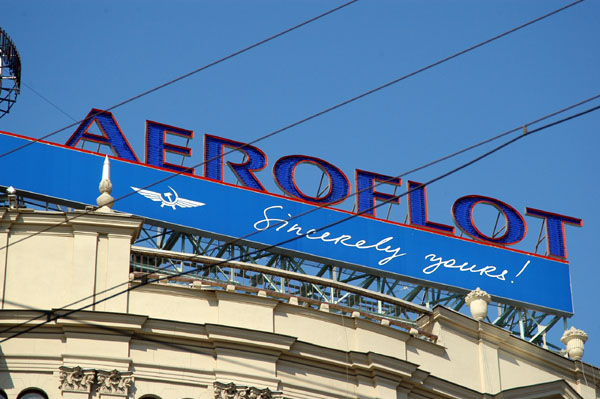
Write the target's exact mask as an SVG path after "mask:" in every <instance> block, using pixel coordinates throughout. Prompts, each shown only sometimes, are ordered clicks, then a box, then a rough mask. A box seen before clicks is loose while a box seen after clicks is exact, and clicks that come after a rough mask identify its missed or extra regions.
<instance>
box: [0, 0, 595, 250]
mask: <svg viewBox="0 0 600 399" xmlns="http://www.w3.org/2000/svg"><path fill="white" fill-rule="evenodd" d="M356 1H358V0H353V1H350V2H348V3H345V4H343V5H341V6H339V7H337V8H334V9H332V10H330V11H328V12H326V13H324V14H321V15H319V16H317V17H314V18H312V19H310V20H308V21H305V22H303V23H301V24H299V25H296V26H295V27H293V28H290V29H288V30H286V31H283V32H282V33H279V34H277V35H274V36H271V37H270V38H268V39H265V40H263V41H261V42H258V43H256V44H254V45H252V46H249V47H247V48H245V49H243V50H240V51H238V52H236V53H233V54H232V55H230V56H227V57H224V58H222V59H220V60H217V61H215V62H213V63H211V64H208V65H206V66H204V67H202V68H199V69H197V70H195V71H192V72H190V73H188V74H186V75H183V76H182V77H180V78H177V79H174V80H173V81H171V82H167V83H165V84H163V85H161V86H157V88H154V89H151V90H149V91H148V92H145V93H142V94H140V95H138V96H136V97H132V99H129V100H126V101H124V102H122V103H119V104H117V105H115V106H113V107H110V108H108V109H107V110H111V109H114V108H116V107H118V106H121V105H123V104H125V103H127V102H130V101H133V99H136V98H139V97H141V96H143V95H146V94H149V93H151V92H153V91H156V90H158V89H159V88H162V87H165V86H166V85H168V84H171V83H174V82H176V81H178V80H181V79H183V78H184V77H187V76H190V75H191V74H194V73H197V72H199V71H201V70H203V69H207V68H209V67H210V66H213V65H216V64H217V63H220V62H222V61H225V60H226V59H228V58H231V57H233V56H235V55H238V54H241V53H242V52H245V51H247V50H249V49H251V48H253V47H256V46H258V45H260V44H263V43H266V42H267V41H270V40H272V39H274V38H276V37H278V36H281V35H282V34H284V33H287V32H290V31H292V30H294V29H297V28H298V27H300V26H303V25H306V24H307V23H309V22H312V21H314V20H316V19H319V18H321V17H323V16H325V15H328V14H330V13H332V12H334V11H337V10H339V9H341V8H343V7H346V6H347V5H349V4H352V3H354V2H356ZM581 2H583V0H577V1H575V2H573V3H570V4H567V5H566V6H564V7H561V8H558V9H556V10H554V11H551V12H550V13H547V14H544V15H542V16H540V17H538V18H535V19H533V20H530V21H529V22H526V23H524V24H521V25H519V26H517V27H515V28H512V29H510V30H508V31H506V32H504V33H501V34H499V35H496V36H494V37H492V38H490V39H487V40H485V41H483V42H480V43H478V44H476V45H473V46H471V47H468V48H466V49H464V50H462V51H459V52H457V53H455V54H453V55H451V56H448V57H446V58H443V59H441V60H439V61H436V62H434V63H433V64H429V65H428V66H425V67H423V68H420V69H418V70H416V71H414V72H411V73H409V74H406V75H403V76H401V77H399V78H397V79H395V80H392V81H390V82H388V83H386V84H384V85H381V86H378V87H376V88H374V89H371V90H369V91H367V92H364V93H362V94H360V95H358V96H355V97H353V98H351V99H348V100H346V101H344V102H342V103H339V104H337V105H334V106H332V107H329V108H327V109H325V110H323V111H320V112H318V113H316V114H313V115H311V116H309V117H306V118H304V119H302V120H300V121H297V122H295V123H292V124H290V125H287V126H285V127H283V128H281V129H279V130H276V131H274V132H271V133H269V134H267V135H264V136H262V137H260V138H258V139H256V140H254V141H251V142H250V143H246V144H244V145H243V146H240V147H236V148H233V149H231V150H230V151H227V152H224V153H223V155H221V156H219V157H214V158H213V159H210V160H208V161H211V160H214V159H217V158H220V157H224V156H225V155H227V154H230V153H232V152H234V151H237V150H240V149H242V148H244V147H246V146H248V145H251V144H255V143H257V142H259V141H261V140H264V139H266V138H268V137H271V136H273V135H275V134H278V133H281V132H283V131H285V130H288V129H290V128H292V127H295V126H298V125H300V124H302V123H304V122H307V121H309V120H312V119H314V118H317V117H319V116H321V115H324V114H326V113H328V112H331V111H333V110H335V109H337V108H340V107H342V106H344V105H347V104H349V103H351V102H354V101H356V100H358V99H360V98H363V97H365V96H367V95H370V94H373V93H375V92H377V91H379V90H382V89H384V88H386V87H389V86H391V85H394V84H396V83H398V82H400V81H402V80H405V79H407V78H409V77H411V76H414V75H416V74H418V73H421V72H424V71H426V70H428V69H431V68H433V67H435V66H437V65H440V64H442V63H444V62H447V61H449V60H451V59H453V58H456V57H458V56H460V55H463V54H465V53H467V52H470V51H472V50H475V49H476V48H478V47H481V46H483V45H486V44H488V43H491V42H493V41H495V40H497V39H500V38H502V37H504V36H506V35H508V34H510V33H513V32H516V31H518V30H520V29H523V28H525V27H526V26H529V25H531V24H533V23H535V22H538V21H541V20H543V19H545V18H547V17H549V16H551V15H554V14H557V13H559V12H561V11H563V10H566V9H567V8H570V7H572V6H574V5H576V4H578V3H581ZM597 97H598V96H595V97H592V98H590V99H587V100H584V101H582V102H580V103H578V104H574V105H571V106H569V107H567V108H564V109H563V110H559V111H556V112H554V113H552V114H549V115H547V116H545V117H542V118H540V119H538V120H536V121H533V122H530V123H529V124H533V123H536V122H539V121H541V120H544V119H546V118H549V117H551V116H554V115H557V114H559V113H561V112H564V111H566V110H569V109H571V108H573V107H576V106H578V105H581V104H583V103H586V102H588V101H591V100H593V99H595V98H597ZM93 117H94V115H91V116H89V117H88V118H86V119H84V120H87V119H89V118H93ZM78 123H79V122H78ZM76 124H77V123H75V124H71V125H69V126H66V127H64V128H62V129H59V130H57V131H54V132H52V133H49V134H48V135H46V136H43V137H41V138H38V139H36V140H34V141H32V142H29V143H27V144H25V145H23V146H20V147H17V148H15V149H13V150H10V151H8V152H6V153H4V154H1V155H0V158H2V157H4V156H6V155H8V154H10V153H13V152H16V151H18V150H20V149H22V148H25V147H26V146H29V145H31V144H33V143H35V142H37V141H40V140H43V139H44V138H47V137H50V136H51V135H53V134H56V133H58V132H60V131H62V130H65V129H67V128H69V127H72V126H75V125H76ZM518 129H520V127H519V128H516V129H514V130H512V131H508V132H505V133H503V134H500V135H498V136H496V137H492V138H490V139H488V140H486V141H483V142H481V143H478V144H475V145H473V146H471V147H467V148H465V149H463V150H460V151H458V152H456V153H454V154H450V155H448V156H446V157H443V158H440V159H438V160H436V161H433V162H430V163H429V164H426V165H423V166H421V167H419V168H416V169H413V170H412V171H409V172H406V173H404V174H402V175H399V176H398V177H401V176H404V175H406V174H408V173H412V172H414V171H417V170H421V169H424V168H425V167H428V166H431V165H433V164H436V163H438V162H441V161H443V160H445V159H448V158H451V157H453V156H456V155H458V154H460V153H463V152H465V151H468V150H470V149H472V148H475V147H478V146H480V145H483V144H485V143H488V142H490V141H493V140H496V139H498V138H500V137H502V136H504V135H506V134H509V133H512V132H514V131H516V130H518ZM206 162H207V161H204V162H201V163H198V164H197V165H195V166H193V167H192V169H194V168H197V167H199V166H201V165H203V164H204V163H206ZM182 173H183V172H175V173H173V174H172V175H171V176H168V177H166V178H163V179H160V180H158V181H156V182H154V183H151V184H149V185H146V186H144V187H143V188H149V187H152V186H154V185H156V184H159V183H161V182H164V181H166V180H169V179H171V178H173V177H175V176H178V175H180V174H182ZM384 183H385V181H383V182H379V183H377V184H375V185H373V187H376V186H378V185H379V184H384ZM426 184H427V183H426ZM419 188H421V186H419V187H417V188H416V189H419ZM367 189H368V188H367ZM135 192H136V191H132V192H130V193H128V194H125V195H123V196H121V197H119V198H117V199H115V200H114V201H113V204H114V203H115V202H117V201H118V200H121V199H124V198H126V197H129V196H131V195H133V194H134V193H135ZM357 193H358V192H357ZM408 193H409V192H407V193H404V194H403V195H400V196H397V197H394V199H395V198H401V197H402V196H404V195H406V194H408ZM355 194H356V193H355ZM387 203H388V201H386V202H382V203H380V204H378V205H376V206H375V207H372V208H370V209H368V210H366V211H369V210H371V209H375V208H377V207H379V206H381V205H385V204H387ZM317 209H318V208H317ZM315 210H316V209H315ZM92 211H93V209H92V210H89V211H86V212H84V213H81V214H79V215H75V216H73V217H72V218H70V219H67V220H65V221H64V222H61V223H59V224H57V225H54V226H50V227H48V228H46V229H43V230H40V231H38V232H36V233H33V234H31V235H29V236H27V237H24V238H22V239H20V240H18V241H16V242H12V243H10V244H7V245H5V246H4V247H2V248H0V249H5V248H7V247H9V246H10V245H13V244H16V243H18V242H21V241H24V240H25V239H28V238H31V237H34V236H36V235H39V234H41V233H43V232H45V231H48V230H51V229H53V228H55V227H58V226H61V225H62V224H64V223H66V222H68V221H70V220H73V219H76V218H77V217H80V216H83V215H86V214H89V213H90V212H92ZM364 212H365V211H363V213H364ZM361 214H362V213H361ZM299 216H301V215H297V216H295V217H299ZM292 219H293V218H292ZM292 219H289V220H292ZM281 223H283V222H281ZM254 233H255V232H252V234H254ZM245 237H246V236H244V237H242V238H237V239H235V240H234V241H233V242H236V241H237V240H239V239H243V238H245Z"/></svg>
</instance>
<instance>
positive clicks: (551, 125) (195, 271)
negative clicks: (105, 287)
mask: <svg viewBox="0 0 600 399" xmlns="http://www.w3.org/2000/svg"><path fill="white" fill-rule="evenodd" d="M598 109H600V105H597V106H595V107H592V108H589V109H587V110H585V111H582V112H579V113H577V114H574V115H571V116H568V117H566V118H563V119H560V120H558V121H555V122H551V123H548V124H546V125H543V126H540V127H538V128H536V129H533V130H529V131H528V133H527V134H522V135H519V136H516V137H514V138H512V139H510V140H508V141H506V142H504V143H502V144H500V145H498V146H496V147H494V148H493V149H491V150H489V151H487V152H485V153H484V154H482V155H480V156H478V157H476V158H474V159H472V160H471V161H468V162H466V163H463V164H461V165H460V166H458V167H456V168H454V169H452V170H450V171H448V172H446V173H443V174H442V175H439V176H437V177H435V178H433V179H431V180H429V181H427V182H425V183H423V184H421V185H420V186H417V187H415V188H413V189H412V190H409V191H406V192H404V193H402V194H400V195H398V196H396V197H392V198H390V199H388V200H385V201H382V202H380V203H379V204H375V205H374V206H372V207H370V208H368V209H365V210H363V211H361V212H358V213H356V214H352V215H349V216H346V217H344V218H342V219H339V220H337V221H335V222H332V223H329V224H327V225H324V226H321V227H319V228H316V229H311V230H310V231H309V233H303V234H301V235H296V236H294V237H291V238H289V239H287V240H284V241H281V242H279V243H277V244H273V245H269V246H266V247H263V248H261V249H259V250H255V251H251V252H249V253H246V254H243V255H240V256H238V257H235V258H232V259H226V260H223V261H221V262H217V263H214V264H210V265H204V266H202V267H198V268H193V269H190V270H188V271H182V272H179V273H175V274H170V275H167V276H164V277H159V278H156V279H147V280H145V281H143V282H141V283H140V284H139V285H135V286H132V287H129V288H127V289H125V290H122V291H119V292H117V293H114V294H112V295H109V296H107V297H104V298H102V299H99V300H96V301H94V302H92V303H90V304H88V305H85V306H82V307H79V308H77V309H71V310H67V309H65V310H64V311H65V313H64V314H61V315H58V316H57V315H55V316H51V317H48V318H47V320H46V321H44V322H41V323H39V324H35V325H33V326H31V327H28V328H25V329H24V330H21V331H18V332H16V333H13V334H11V335H9V336H8V337H6V338H4V339H2V340H0V344H1V343H4V342H6V341H8V340H10V339H13V338H16V337H18V336H20V335H23V334H26V333H29V332H31V331H33V330H35V329H36V328H39V327H41V326H43V325H45V324H48V323H50V322H52V321H55V320H57V319H59V318H61V317H69V316H71V315H72V314H74V313H77V312H80V311H82V310H85V309H87V308H89V307H91V306H95V305H98V304H100V303H103V302H105V301H107V300H109V299H112V298H115V297H117V296H119V295H122V294H125V293H128V292H131V291H133V290H135V289H137V288H139V287H143V286H145V285H147V284H150V283H154V282H159V281H162V280H165V279H172V278H175V277H179V276H183V275H187V274H190V273H197V272H200V271H202V270H204V269H205V268H207V267H215V266H219V265H221V264H224V263H227V262H231V261H234V260H240V259H241V257H242V256H251V255H254V254H257V253H259V252H262V251H268V250H270V249H273V248H276V247H280V246H282V245H285V244H287V243H290V242H293V241H296V240H298V239H300V238H304V237H306V236H307V234H314V233H318V232H320V231H322V230H325V229H328V228H330V227H333V226H336V225H338V224H341V223H344V222H346V221H348V220H351V219H353V218H355V217H357V216H360V215H363V214H365V213H367V212H369V211H371V210H373V209H376V208H378V207H380V206H383V205H386V204H388V203H390V202H392V201H394V200H395V199H397V198H401V197H404V196H406V195H408V194H410V193H411V192H412V191H415V190H418V189H420V188H422V187H424V186H426V185H429V184H432V183H435V182H437V181H439V180H441V179H444V178H446V177H448V176H450V175H452V174H454V173H456V172H458V171H460V170H462V169H464V168H466V167H468V166H470V165H473V164H474V163H476V162H478V161H480V160H482V159H484V158H486V157H488V156H490V155H492V154H494V153H495V152H497V151H499V150H501V149H503V148H505V147H507V146H509V145H511V144H513V143H515V142H517V141H519V140H521V139H523V138H525V137H530V136H531V135H533V134H535V133H538V132H541V131H543V130H545V129H548V128H550V127H553V126H557V125H559V124H562V123H565V122H567V121H570V120H572V119H575V118H579V117H581V116H584V115H587V114H589V113H591V112H594V111H597V110H598ZM197 257H198V256H197V255H190V256H189V258H187V260H194V258H197Z"/></svg>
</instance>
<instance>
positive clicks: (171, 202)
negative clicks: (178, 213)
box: [131, 186, 206, 211]
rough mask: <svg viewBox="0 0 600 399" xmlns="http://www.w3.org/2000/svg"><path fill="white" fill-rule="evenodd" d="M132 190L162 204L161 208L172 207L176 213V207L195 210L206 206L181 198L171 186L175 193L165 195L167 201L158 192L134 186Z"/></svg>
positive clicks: (202, 203)
mask: <svg viewBox="0 0 600 399" xmlns="http://www.w3.org/2000/svg"><path fill="white" fill-rule="evenodd" d="M131 188H132V189H134V190H135V191H136V192H137V193H138V194H140V195H143V196H144V197H146V198H149V199H151V200H152V201H158V202H160V207H161V208H162V207H164V206H170V207H171V208H173V210H174V211H175V210H176V209H175V207H176V206H178V207H180V208H195V207H197V206H203V205H206V204H205V203H204V202H198V201H192V200H189V199H185V198H181V197H180V196H179V195H178V194H177V191H175V190H173V187H171V186H169V189H171V191H172V192H173V193H164V196H165V197H166V198H167V199H165V198H164V197H163V196H162V195H161V193H157V192H156V191H150V190H144V189H141V188H137V187H133V186H131Z"/></svg>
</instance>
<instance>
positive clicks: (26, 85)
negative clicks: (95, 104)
mask: <svg viewBox="0 0 600 399" xmlns="http://www.w3.org/2000/svg"><path fill="white" fill-rule="evenodd" d="M21 84H22V85H23V86H25V87H27V88H28V89H29V90H31V91H32V92H33V93H34V94H36V95H37V96H38V97H39V98H41V99H42V100H44V101H46V102H47V103H48V104H50V105H51V106H53V107H54V108H56V109H57V110H58V111H60V113H62V114H63V115H65V116H66V117H67V118H69V119H71V120H72V121H73V122H75V123H79V122H77V119H75V118H73V117H72V116H71V115H69V114H68V113H67V112H66V111H64V110H63V109H62V108H61V107H59V106H58V105H56V104H55V103H53V102H52V101H50V100H49V99H48V98H46V97H45V96H44V95H42V93H40V92H39V91H37V90H35V89H34V88H33V87H31V86H29V85H28V84H27V83H25V82H21Z"/></svg>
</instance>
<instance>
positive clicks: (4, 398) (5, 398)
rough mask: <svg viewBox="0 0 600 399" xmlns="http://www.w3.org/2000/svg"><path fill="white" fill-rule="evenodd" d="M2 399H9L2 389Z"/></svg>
mask: <svg viewBox="0 0 600 399" xmlns="http://www.w3.org/2000/svg"><path fill="white" fill-rule="evenodd" d="M0 399H8V395H7V394H6V392H4V391H3V390H2V389H0Z"/></svg>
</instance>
